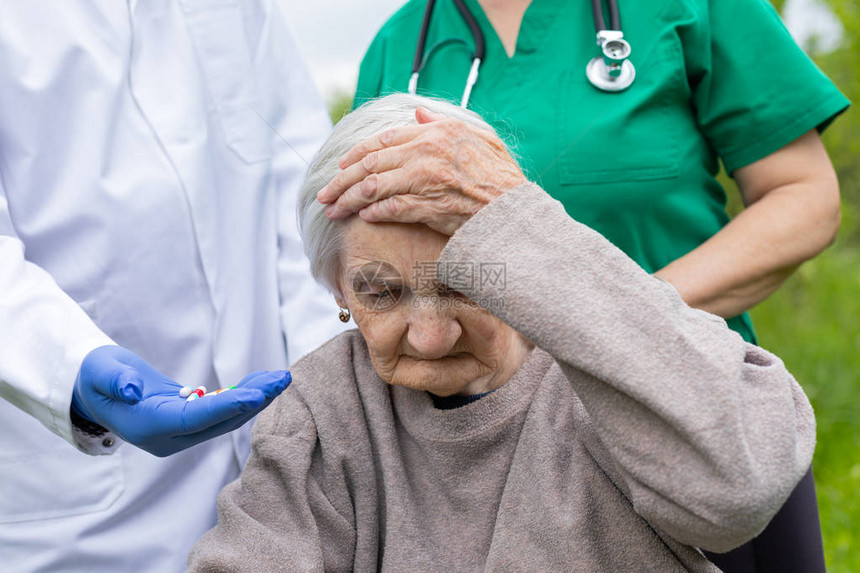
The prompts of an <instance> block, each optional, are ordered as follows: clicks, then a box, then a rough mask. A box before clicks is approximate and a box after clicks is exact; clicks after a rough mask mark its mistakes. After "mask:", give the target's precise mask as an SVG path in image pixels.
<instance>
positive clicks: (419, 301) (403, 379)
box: [338, 217, 531, 396]
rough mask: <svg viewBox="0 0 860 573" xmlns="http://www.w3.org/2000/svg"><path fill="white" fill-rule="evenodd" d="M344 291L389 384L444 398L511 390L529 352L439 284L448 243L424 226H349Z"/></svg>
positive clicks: (342, 302) (520, 341)
mask: <svg viewBox="0 0 860 573" xmlns="http://www.w3.org/2000/svg"><path fill="white" fill-rule="evenodd" d="M345 225H346V232H345V234H344V237H343V245H344V250H343V255H342V257H341V269H342V271H341V276H340V278H339V281H338V286H339V288H340V291H341V293H342V295H343V298H342V299H340V298H339V299H338V303H339V304H340V305H341V306H344V307H346V308H349V310H350V313H351V314H352V317H353V319H354V320H355V323H356V324H357V325H358V328H359V330H360V331H361V333H362V335H363V336H364V339H365V341H366V342H367V347H368V349H369V350H370V356H371V358H372V360H373V365H374V367H375V368H376V371H377V372H378V373H379V376H380V377H381V378H382V379H383V380H384V381H385V382H387V383H389V384H394V385H400V386H407V387H409V388H414V389H418V390H427V391H430V392H433V393H434V394H437V395H439V396H450V395H453V394H464V395H466V394H477V393H481V392H486V391H489V390H493V389H495V388H498V387H499V386H501V385H503V384H504V383H505V382H507V381H508V380H509V379H510V377H511V376H512V375H513V373H514V372H516V370H517V369H518V368H519V367H520V365H521V364H522V363H523V362H524V361H525V358H526V357H527V355H528V352H529V350H531V345H530V344H529V343H528V342H527V341H526V340H525V339H524V338H523V337H522V336H521V335H520V334H519V333H517V332H516V331H515V330H513V329H512V328H511V327H509V326H508V325H506V324H505V323H503V322H502V321H501V320H499V319H498V318H496V317H495V316H493V315H492V314H490V313H489V312H488V311H486V310H483V309H481V308H479V307H477V306H476V305H474V304H469V301H468V299H467V298H465V297H464V296H463V295H461V294H460V293H457V292H455V291H448V290H445V289H444V287H442V285H440V284H439V283H438V282H437V281H436V279H435V263H436V261H437V260H438V258H439V254H440V253H441V252H442V249H443V248H444V246H445V243H446V241H447V237H446V236H445V235H441V234H439V233H437V232H435V231H433V230H431V229H430V228H428V227H426V226H424V225H418V224H415V225H406V224H394V223H375V224H370V223H366V222H364V221H362V220H361V219H360V218H358V217H352V218H351V219H350V220H348V221H347V222H346V223H345Z"/></svg>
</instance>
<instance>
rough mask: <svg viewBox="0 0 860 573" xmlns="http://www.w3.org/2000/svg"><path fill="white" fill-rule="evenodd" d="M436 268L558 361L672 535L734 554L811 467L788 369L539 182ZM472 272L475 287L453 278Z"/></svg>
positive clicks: (468, 227) (475, 229)
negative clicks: (577, 217) (576, 216)
mask: <svg viewBox="0 0 860 573" xmlns="http://www.w3.org/2000/svg"><path fill="white" fill-rule="evenodd" d="M439 263H440V264H439V265H438V266H437V269H438V274H439V279H440V280H441V281H442V282H445V283H446V284H448V286H450V287H452V288H456V289H457V290H460V291H461V292H463V294H465V295H467V296H469V297H470V298H472V299H473V300H476V301H477V302H479V303H480V304H481V306H482V307H484V308H489V309H491V310H492V312H494V313H495V314H496V315H497V316H499V318H501V319H502V320H504V321H505V322H506V323H507V324H509V325H510V326H512V327H513V328H515V329H516V330H517V331H519V332H520V333H522V334H523V335H524V336H526V337H527V338H529V339H530V340H531V341H532V342H533V343H535V344H536V345H537V346H538V347H540V348H542V349H544V350H545V351H547V352H549V353H550V354H551V355H552V356H553V357H554V358H555V359H556V361H557V362H558V363H559V364H560V365H561V367H562V370H563V371H564V372H565V374H566V375H567V377H568V378H569V380H570V382H571V384H572V385H573V387H574V390H575V391H576V393H577V395H578V396H579V398H580V400H581V401H582V403H583V405H584V406H585V408H586V410H587V412H588V414H589V417H590V419H591V427H592V428H593V430H592V431H593V432H595V433H596V435H597V438H598V439H597V440H592V441H593V442H596V443H597V444H599V447H600V448H602V451H599V452H595V459H596V460H598V463H600V464H601V466H602V467H603V469H604V471H605V472H606V473H607V474H608V475H609V477H610V478H611V479H612V480H613V481H614V482H615V483H616V485H617V486H618V487H619V488H620V489H621V490H622V491H623V492H624V494H625V495H626V496H627V497H628V499H630V501H631V503H632V504H633V507H634V508H635V510H636V511H637V513H639V514H640V515H641V516H642V517H643V518H645V519H646V520H647V521H648V522H649V523H650V524H651V525H652V526H653V527H655V528H656V529H658V530H660V531H662V532H664V534H666V535H669V536H671V537H672V538H674V539H676V540H677V541H680V542H681V543H685V544H688V545H694V546H697V547H702V548H705V549H708V550H711V551H718V552H719V551H727V550H729V549H731V548H733V547H736V546H738V545H740V544H742V543H743V542H745V541H746V540H748V539H750V538H752V537H754V536H755V535H757V534H758V533H759V532H760V531H761V530H762V529H763V528H764V527H765V525H767V523H768V522H769V520H770V519H771V518H772V517H773V516H774V514H775V513H776V512H777V511H778V510H779V508H780V507H781V505H782V504H783V503H784V501H785V500H786V499H787V497H788V495H789V494H790V493H791V491H792V490H793V488H794V487H795V485H796V484H797V483H798V482H799V480H800V479H801V477H802V476H803V474H804V473H805V472H806V470H807V468H808V467H809V464H810V462H811V459H812V453H813V450H814V446H815V421H814V416H813V413H812V408H811V406H810V404H809V402H808V400H807V398H806V396H805V395H804V393H803V391H802V390H801V388H800V387H799V386H798V384H797V382H795V380H794V379H793V378H792V376H791V375H790V374H789V373H788V372H787V371H786V369H785V367H784V366H783V364H782V362H781V361H780V360H779V359H778V358H777V357H776V356H774V355H772V354H770V353H768V352H767V351H765V350H763V349H761V348H758V347H756V346H754V345H750V344H748V343H745V342H744V341H743V339H742V338H741V337H740V336H739V335H738V334H736V333H735V332H733V331H731V330H729V329H728V328H727V327H726V324H725V322H724V321H723V320H722V319H721V318H719V317H717V316H714V315H711V314H708V313H706V312H703V311H700V310H696V309H692V308H690V307H688V306H687V305H686V304H685V303H684V302H683V300H682V299H681V298H680V296H679V295H678V293H677V292H676V291H675V290H674V289H673V288H672V287H671V286H670V285H668V284H666V283H664V282H662V281H660V280H657V279H655V278H653V277H652V276H651V275H649V274H648V273H646V272H645V271H643V270H642V269H641V268H640V267H639V266H638V265H637V264H636V263H634V262H633V261H632V260H630V259H629V258H628V257H627V256H626V255H624V254H623V253H622V252H621V251H620V250H618V249H617V248H616V247H614V246H613V245H612V244H611V243H609V241H607V240H606V239H604V238H603V237H602V236H601V235H599V234H598V233H596V232H594V231H592V230H591V229H589V228H587V227H585V226H584V225H582V224H580V223H577V222H576V221H574V220H573V219H571V218H570V217H569V216H568V215H567V214H566V213H565V211H564V209H563V207H562V206H561V204H560V203H558V202H557V201H555V200H553V199H551V198H550V197H549V196H548V195H547V194H546V193H545V192H543V190H541V189H540V188H538V187H537V186H535V185H533V184H524V185H521V186H519V187H516V188H514V189H512V190H510V191H508V192H506V193H505V194H503V195H502V196H500V197H499V198H497V199H495V200H494V201H493V202H492V203H490V204H489V205H487V206H486V207H485V208H484V209H482V210H481V211H480V212H479V213H478V214H476V215H475V216H474V217H472V219H471V220H470V221H468V222H467V223H466V224H464V225H463V227H461V228H460V230H458V231H457V233H455V234H454V236H453V237H451V239H450V241H449V242H448V245H447V246H446V248H445V250H444V251H443V252H442V255H441V257H440V261H439ZM464 265H469V266H471V268H473V269H474V271H475V280H474V281H473V282H472V283H470V284H465V285H464V284H457V285H452V284H450V283H451V282H452V281H451V277H453V276H455V275H454V273H450V274H449V272H450V271H452V270H455V269H457V268H458V267H460V268H462V267H463V266H464ZM461 274H462V273H460V275H461ZM458 276H459V275H458Z"/></svg>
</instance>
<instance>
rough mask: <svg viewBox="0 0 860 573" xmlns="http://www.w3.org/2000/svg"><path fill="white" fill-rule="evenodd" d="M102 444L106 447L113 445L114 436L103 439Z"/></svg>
mask: <svg viewBox="0 0 860 573" xmlns="http://www.w3.org/2000/svg"><path fill="white" fill-rule="evenodd" d="M102 445H103V446H104V447H106V448H109V447H111V446H113V438H105V439H104V440H102Z"/></svg>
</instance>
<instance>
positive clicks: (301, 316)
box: [0, 0, 341, 573]
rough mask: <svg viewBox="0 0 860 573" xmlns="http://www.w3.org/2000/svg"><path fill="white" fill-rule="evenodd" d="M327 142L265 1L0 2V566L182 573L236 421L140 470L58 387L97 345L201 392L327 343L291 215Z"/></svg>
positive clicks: (314, 102) (327, 301)
mask: <svg viewBox="0 0 860 573" xmlns="http://www.w3.org/2000/svg"><path fill="white" fill-rule="evenodd" d="M267 122H268V124H270V125H271V127H272V128H274V130H276V131H277V134H276V133H275V131H273V129H272V128H270V127H269V125H267ZM329 127H330V124H329V121H328V118H327V115H326V113H325V109H324V107H323V105H322V103H321V101H320V99H319V96H318V95H317V94H316V92H315V89H314V88H313V85H312V82H311V80H310V77H309V75H308V73H307V71H306V69H305V68H304V65H303V64H302V62H301V60H300V58H299V54H298V53H297V49H296V47H295V45H294V44H293V43H292V40H291V38H290V36H289V34H288V31H287V29H286V27H285V24H284V22H283V19H282V15H281V14H280V10H279V8H278V6H277V4H276V3H275V0H146V1H142V0H138V1H135V0H128V3H126V2H121V1H118V0H90V1H86V2H78V1H65V0H63V1H58V0H26V1H25V2H18V1H16V2H4V3H3V6H2V7H0V397H2V398H3V400H0V570H2V571H4V572H10V573H18V572H34V571H49V570H50V571H63V572H71V571H81V572H87V573H92V572H95V571H109V572H112V573H113V572H135V573H137V572H141V571H154V572H155V571H157V572H159V573H164V572H170V571H180V570H182V569H183V567H184V563H185V558H186V555H187V553H188V550H189V549H190V547H191V545H192V544H193V543H194V542H195V541H196V539H197V538H198V537H199V536H200V535H201V534H202V533H203V532H205V531H206V530H207V529H208V528H210V527H211V526H212V525H214V523H215V497H216V494H217V493H218V491H219V489H220V488H221V487H222V486H223V485H224V484H225V483H227V482H228V481H230V480H232V479H234V478H235V477H236V476H237V475H238V473H239V470H240V468H241V465H242V464H243V463H244V460H245V457H246V455H247V453H248V449H249V444H248V428H247V427H246V428H244V429H243V430H240V431H238V432H234V433H233V434H231V435H227V436H222V437H221V438H218V439H215V440H212V441H210V442H207V443H205V444H202V445H200V446H198V447H195V448H191V449H190V450H187V451H185V452H181V453H179V454H176V455H174V456H171V457H169V458H166V459H159V458H156V457H154V456H151V455H150V454H147V453H145V452H143V451H142V450H139V449H137V448H135V447H133V446H130V445H122V444H121V442H120V440H113V441H114V443H113V445H110V441H105V440H103V439H97V440H94V439H87V438H86V437H84V436H83V434H81V433H80V432H78V431H77V430H73V429H72V427H71V425H70V421H69V404H70V400H71V393H72V385H73V382H74V379H75V376H76V373H77V371H78V368H79V366H80V363H81V360H82V359H83V357H84V356H85V355H86V354H87V353H88V352H89V351H90V350H92V349H93V348H96V347H98V346H100V345H103V344H111V343H116V344H120V345H122V346H125V347H127V348H129V349H131V350H133V351H135V352H137V353H138V354H140V355H141V356H142V357H143V358H144V359H146V360H147V361H149V362H150V363H151V364H152V365H153V366H155V367H156V368H158V369H160V370H161V371H162V372H164V373H166V374H167V375H169V376H171V377H173V378H174V379H175V380H177V381H179V382H181V383H183V384H187V385H192V386H197V385H201V384H202V385H205V386H207V387H208V388H214V387H218V386H220V385H229V384H232V383H235V382H237V381H238V380H240V379H241V378H242V377H244V376H245V375H246V374H248V373H250V372H252V371H255V370H263V369H266V370H269V369H281V368H285V367H287V365H288V360H289V359H293V360H294V359H296V358H298V357H299V356H300V355H301V354H303V353H305V352H307V351H309V350H311V349H313V348H315V347H316V346H317V345H319V344H320V343H322V342H324V341H325V340H326V339H328V338H329V337H330V336H331V335H332V334H334V333H335V332H337V331H339V330H340V329H341V327H340V323H339V322H338V321H337V307H336V305H335V304H334V301H333V299H332V297H331V296H330V295H328V294H327V293H325V292H324V291H322V289H320V288H319V287H318V286H316V285H315V284H314V283H313V281H312V279H311V278H310V276H309V274H308V271H307V267H308V265H307V262H306V260H305V259H304V255H303V254H302V251H301V247H300V244H299V239H298V233H297V229H296V215H295V198H296V190H297V187H298V185H299V183H300V182H301V178H302V176H303V173H304V171H305V169H306V164H305V161H309V160H310V159H311V157H312V156H313V153H314V151H315V150H316V148H317V147H318V146H319V145H320V144H321V142H322V141H323V139H324V137H325V135H326V134H327V133H328V129H329ZM278 134H279V135H278ZM282 138H283V139H282ZM284 139H285V140H286V141H287V142H288V144H287V143H285V142H284ZM285 333H286V334H285ZM285 337H286V348H285ZM287 350H288V351H289V352H287ZM108 437H111V436H108ZM70 444H71V445H70ZM75 446H77V449H76V447H75ZM79 450H80V451H79ZM83 452H88V453H89V454H98V453H112V455H103V456H99V455H88V453H83Z"/></svg>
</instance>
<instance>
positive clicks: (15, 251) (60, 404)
mask: <svg viewBox="0 0 860 573" xmlns="http://www.w3.org/2000/svg"><path fill="white" fill-rule="evenodd" d="M0 325H2V326H0V398H2V399H4V400H7V401H8V402H10V403H12V404H13V405H15V406H17V407H18V408H20V409H21V410H23V411H24V412H27V413H28V414H30V415H31V416H33V417H34V418H36V419H37V420H39V421H40V422H41V423H42V424H44V425H45V427H47V428H48V429H49V430H51V431H52V432H54V433H55V434H57V435H58V436H60V437H62V438H63V439H65V440H66V441H67V442H69V443H70V444H72V445H74V446H75V447H77V448H78V449H79V450H81V451H83V452H85V453H88V454H107V453H111V452H112V451H114V450H115V449H116V448H117V447H118V445H119V444H120V440H118V439H113V440H112V442H111V443H113V444H114V445H113V447H111V448H106V447H104V446H103V445H102V442H103V441H104V436H103V437H100V438H93V437H90V436H87V435H86V434H84V433H83V432H81V431H80V430H77V429H73V427H72V423H71V420H70V418H69V407H70V405H71V401H72V387H73V386H74V383H75V377H76V376H77V374H78V370H79V369H80V366H81V362H83V359H84V357H85V356H86V355H87V354H88V353H89V352H90V351H91V350H93V349H95V348H98V347H99V346H104V345H109V344H114V342H113V341H112V340H111V339H110V338H109V337H108V336H107V335H106V334H104V333H103V332H102V331H101V330H99V328H98V327H97V326H96V325H95V324H93V322H92V321H91V320H90V318H89V317H88V316H87V314H86V313H85V312H84V311H83V310H82V309H81V308H80V306H78V304H77V303H76V302H75V301H74V300H72V299H71V297H69V296H68V295H67V294H66V293H65V292H63V290H62V289H60V287H59V286H58V285H57V283H56V282H55V281H54V280H53V278H51V276H50V275H49V274H48V273H47V272H46V271H45V270H44V269H42V268H41V267H39V266H37V265H35V264H33V263H31V262H29V261H27V259H26V256H25V246H24V243H23V242H22V241H21V240H20V238H19V237H18V235H17V233H16V232H15V228H14V226H13V223H12V217H11V214H10V211H9V205H8V201H7V196H6V192H5V190H4V187H3V178H2V173H0Z"/></svg>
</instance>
